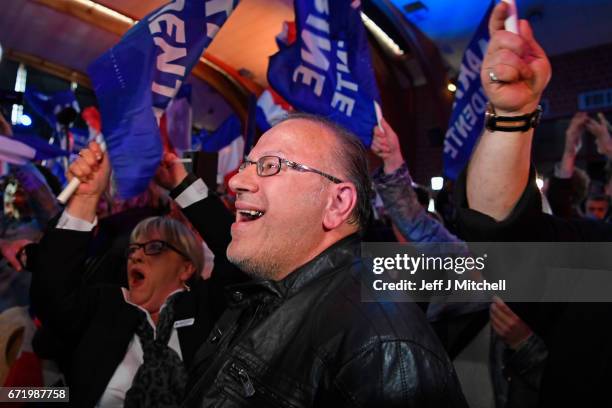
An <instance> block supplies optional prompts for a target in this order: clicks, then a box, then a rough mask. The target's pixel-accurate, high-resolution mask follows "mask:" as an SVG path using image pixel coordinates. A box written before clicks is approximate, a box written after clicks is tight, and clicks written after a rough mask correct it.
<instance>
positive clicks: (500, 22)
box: [489, 2, 510, 37]
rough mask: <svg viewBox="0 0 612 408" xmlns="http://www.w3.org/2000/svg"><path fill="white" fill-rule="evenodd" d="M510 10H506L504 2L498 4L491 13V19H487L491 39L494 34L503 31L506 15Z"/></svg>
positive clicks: (506, 6)
mask: <svg viewBox="0 0 612 408" xmlns="http://www.w3.org/2000/svg"><path fill="white" fill-rule="evenodd" d="M509 12H510V10H509V9H508V5H507V4H506V3H504V2H500V3H499V4H498V5H497V6H495V8H494V9H493V12H492V13H491V17H490V18H489V33H490V34H491V37H492V36H493V34H494V33H496V32H497V31H499V30H503V29H504V22H505V21H506V18H507V17H508V13H509Z"/></svg>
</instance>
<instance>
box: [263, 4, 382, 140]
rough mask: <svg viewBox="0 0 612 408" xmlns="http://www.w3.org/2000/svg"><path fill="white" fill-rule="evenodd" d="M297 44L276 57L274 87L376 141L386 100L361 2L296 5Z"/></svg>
mask: <svg viewBox="0 0 612 408" xmlns="http://www.w3.org/2000/svg"><path fill="white" fill-rule="evenodd" d="M294 6H295V17H296V26H297V38H296V41H295V42H294V43H293V44H291V45H289V46H288V47H285V48H283V49H281V50H280V51H279V52H278V53H276V54H275V55H273V56H272V57H271V58H270V65H269V67H268V82H269V83H270V85H271V86H272V88H273V89H274V90H275V91H276V92H278V93H279V94H280V95H281V96H282V97H283V98H284V99H285V100H286V101H287V102H289V103H290V104H291V105H292V106H293V107H295V108H296V110H298V111H303V112H309V113H314V114H319V115H322V116H325V117H327V118H328V119H331V120H333V121H334V122H337V123H339V124H341V125H343V126H345V127H346V128H348V129H349V130H351V131H352V132H353V133H355V134H356V135H357V136H359V138H360V139H361V140H362V141H363V143H364V144H365V145H366V146H369V145H370V144H371V142H372V131H373V129H374V126H376V124H377V123H378V121H377V114H376V111H377V109H376V108H375V105H374V104H375V103H378V102H379V101H380V97H379V94H378V88H377V87H376V80H375V78H374V70H373V69H372V63H371V61H370V51H369V49H368V41H367V36H366V32H365V28H364V26H363V23H362V21H361V6H360V2H359V1H349V0H342V1H328V0H295V2H294Z"/></svg>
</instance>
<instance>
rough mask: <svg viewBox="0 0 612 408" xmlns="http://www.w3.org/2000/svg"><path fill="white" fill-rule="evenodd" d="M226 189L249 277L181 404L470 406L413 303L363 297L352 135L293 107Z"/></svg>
mask: <svg viewBox="0 0 612 408" xmlns="http://www.w3.org/2000/svg"><path fill="white" fill-rule="evenodd" d="M183 187H185V188H186V189H185V191H187V190H188V189H189V188H191V187H190V186H189V183H183ZM230 187H231V188H232V190H233V191H234V192H235V193H236V219H235V221H234V223H233V225H232V241H231V243H230V245H229V246H228V248H227V256H228V258H229V260H230V261H231V262H233V263H234V264H235V265H237V266H238V267H240V268H241V269H242V271H243V272H245V273H247V274H249V275H250V276H252V277H253V278H254V279H253V282H251V283H246V284H241V285H236V286H233V287H231V288H229V290H228V294H229V295H230V296H231V299H232V303H231V304H230V306H229V307H228V309H227V311H226V312H225V313H224V315H222V317H221V318H220V319H219V321H218V322H217V324H216V325H215V328H214V329H213V331H212V333H211V335H210V336H209V337H208V339H207V341H206V342H205V343H204V344H202V346H201V347H200V349H199V350H198V352H197V354H196V357H195V362H194V365H193V367H192V369H191V370H190V384H189V385H188V389H189V390H190V391H189V393H188V396H187V399H186V401H185V403H184V406H190V407H191V406H203V407H209V406H215V407H237V406H283V407H285V406H295V407H308V406H320V407H338V406H400V405H401V406H408V407H417V406H418V407H442V406H444V407H463V406H466V403H465V400H464V398H463V395H462V392H461V390H460V387H459V384H458V381H457V378H456V376H455V373H454V370H453V366H452V364H451V362H450V361H449V359H448V357H447V356H446V354H445V352H444V350H443V348H442V346H441V345H440V344H439V342H438V341H437V339H436V338H435V335H434V334H433V331H432V330H431V329H430V327H429V326H428V324H427V323H426V321H425V318H424V316H423V314H422V313H421V311H420V309H419V308H418V307H417V306H416V305H415V304H411V303H395V304H392V303H390V304H382V303H377V302H370V303H366V302H362V301H361V284H360V275H361V273H362V272H363V269H364V268H363V266H362V263H361V261H360V231H361V230H362V229H363V228H364V227H365V225H366V223H367V221H368V217H369V213H370V188H371V183H370V179H369V175H368V169H367V163H366V159H365V155H364V148H363V146H362V145H361V143H360V142H359V141H358V140H357V139H356V138H355V137H354V136H352V135H351V134H349V133H348V132H347V131H346V130H344V129H343V128H341V127H339V126H337V125H336V124H334V123H332V122H329V121H327V120H325V119H322V118H319V117H316V116H311V115H305V114H299V115H295V116H291V117H289V118H288V119H287V120H285V121H283V122H281V123H280V124H277V125H276V126H275V127H273V128H272V129H271V130H269V131H268V132H266V133H265V134H264V135H263V136H262V137H261V138H260V139H259V141H258V143H257V145H256V146H255V147H254V148H253V150H252V151H251V152H250V153H249V155H248V157H246V159H245V161H244V163H243V164H242V165H241V167H240V171H239V173H238V174H237V175H235V176H234V177H233V178H232V179H231V180H230ZM192 199H194V196H192Z"/></svg>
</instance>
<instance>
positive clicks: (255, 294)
mask: <svg viewBox="0 0 612 408" xmlns="http://www.w3.org/2000/svg"><path fill="white" fill-rule="evenodd" d="M360 244H361V239H360V236H359V234H358V233H355V234H351V235H349V236H346V237H344V238H342V239H341V240H340V241H337V242H335V243H334V244H332V245H331V246H330V247H328V248H327V249H325V250H324V251H323V252H321V253H320V254H319V255H317V256H316V257H315V258H314V259H312V260H311V261H310V262H308V263H306V264H304V265H302V266H300V267H299V268H297V269H296V270H295V271H293V272H291V273H290V274H289V275H287V276H286V277H285V278H284V279H283V280H280V281H271V280H263V279H259V280H254V281H252V282H247V283H241V284H238V285H231V286H229V287H228V288H227V290H228V295H229V298H230V305H234V306H237V305H239V304H241V303H243V302H245V301H250V300H254V298H261V297H262V296H263V297H267V295H268V296H269V295H272V296H274V297H276V298H280V299H286V298H289V297H291V296H293V295H294V294H296V293H297V292H299V291H300V290H301V289H302V288H303V287H305V286H307V285H308V284H309V283H311V282H313V281H315V280H317V279H318V278H320V277H322V276H325V275H327V274H329V273H333V272H334V271H335V270H336V269H337V268H339V267H342V266H346V265H350V264H351V263H353V262H356V259H357V258H358V257H359V254H360V252H361V246H360Z"/></svg>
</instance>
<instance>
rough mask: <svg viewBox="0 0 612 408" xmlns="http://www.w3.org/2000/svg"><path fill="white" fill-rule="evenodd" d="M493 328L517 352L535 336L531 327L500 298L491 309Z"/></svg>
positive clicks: (494, 300) (494, 301)
mask: <svg viewBox="0 0 612 408" xmlns="http://www.w3.org/2000/svg"><path fill="white" fill-rule="evenodd" d="M489 315H490V317H491V327H493V330H494V331H495V333H496V334H497V335H498V336H499V337H500V338H501V339H502V341H503V342H504V343H506V345H507V346H508V347H510V348H511V349H513V350H517V349H518V348H519V347H520V346H521V345H522V344H523V342H525V341H526V340H527V339H528V338H529V336H531V335H532V334H533V332H532V331H531V329H530V328H529V326H527V324H526V323H525V322H524V321H522V320H521V318H520V317H518V316H517V315H516V314H515V313H514V312H513V311H512V309H510V308H509V307H508V305H506V303H504V301H503V300H501V299H500V298H499V297H497V296H494V297H493V303H492V304H491V308H490V314H489Z"/></svg>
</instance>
